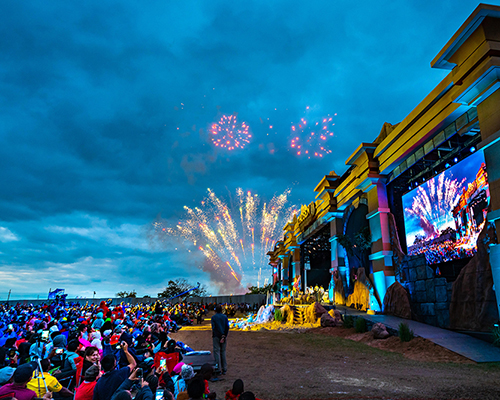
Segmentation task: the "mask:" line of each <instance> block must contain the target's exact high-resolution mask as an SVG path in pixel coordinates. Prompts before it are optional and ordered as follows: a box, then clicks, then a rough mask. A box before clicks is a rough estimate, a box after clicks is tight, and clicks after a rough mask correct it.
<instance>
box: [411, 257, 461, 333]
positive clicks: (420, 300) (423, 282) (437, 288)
mask: <svg viewBox="0 0 500 400" xmlns="http://www.w3.org/2000/svg"><path fill="white" fill-rule="evenodd" d="M401 268H402V277H404V279H405V282H402V284H403V285H404V286H405V287H406V288H407V289H408V291H409V293H410V304H411V311H412V318H413V319H415V320H416V321H419V322H423V323H426V324H429V325H434V326H439V327H441V328H449V326H450V300H451V289H452V283H448V282H446V278H440V277H439V276H436V274H435V270H434V269H433V268H432V267H430V266H428V265H427V263H426V261H425V257H424V256H423V255H419V256H411V257H408V256H405V258H404V260H403V263H402V266H401Z"/></svg>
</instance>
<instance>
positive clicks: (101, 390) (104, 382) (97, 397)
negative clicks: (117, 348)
mask: <svg viewBox="0 0 500 400" xmlns="http://www.w3.org/2000/svg"><path fill="white" fill-rule="evenodd" d="M121 348H122V350H123V353H124V354H125V357H126V358H127V361H128V363H129V364H128V365H127V366H125V367H123V368H120V369H116V357H115V355H114V354H107V355H105V356H104V358H103V359H102V362H101V366H102V370H103V372H104V375H103V376H101V379H99V380H98V381H97V384H96V386H95V389H94V396H93V399H94V400H111V397H112V396H113V394H114V393H115V391H116V389H118V387H119V386H120V385H121V384H122V383H123V381H124V380H125V379H127V378H128V377H129V375H130V373H131V371H132V370H133V369H134V368H135V367H136V365H137V364H136V362H135V359H134V357H132V355H131V354H130V353H129V351H128V345H127V343H125V342H122V343H121Z"/></svg>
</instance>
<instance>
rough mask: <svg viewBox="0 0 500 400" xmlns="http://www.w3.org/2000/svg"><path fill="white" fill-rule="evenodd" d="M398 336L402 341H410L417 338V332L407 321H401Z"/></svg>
mask: <svg viewBox="0 0 500 400" xmlns="http://www.w3.org/2000/svg"><path fill="white" fill-rule="evenodd" d="M398 336H399V339H400V340H401V341H402V342H409V341H410V340H412V339H413V338H415V334H414V333H413V331H412V330H411V329H410V327H409V326H408V324H407V323H406V322H401V323H400V324H399V327H398Z"/></svg>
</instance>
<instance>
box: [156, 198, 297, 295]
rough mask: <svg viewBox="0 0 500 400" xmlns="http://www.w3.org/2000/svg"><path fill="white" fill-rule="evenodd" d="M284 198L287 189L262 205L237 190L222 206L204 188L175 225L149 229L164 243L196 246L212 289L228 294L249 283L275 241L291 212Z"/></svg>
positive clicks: (222, 202)
mask: <svg viewBox="0 0 500 400" xmlns="http://www.w3.org/2000/svg"><path fill="white" fill-rule="evenodd" d="M289 194H290V190H287V191H285V192H284V193H283V194H281V195H276V196H274V197H273V198H272V199H271V201H270V202H269V203H265V202H261V200H260V197H259V196H258V195H256V194H253V193H251V192H244V191H243V190H242V189H237V190H236V196H235V199H234V201H233V202H232V204H231V206H228V205H227V203H226V202H225V201H224V200H223V199H220V198H219V197H217V196H216V195H215V193H214V192H212V191H211V190H210V189H208V196H207V198H206V199H205V200H204V201H203V202H202V205H201V207H195V208H190V207H187V206H185V207H184V209H185V211H186V217H185V218H184V219H183V220H182V221H180V222H179V223H178V224H177V225H176V226H175V227H167V226H165V224H164V222H162V221H156V222H155V223H154V224H153V227H154V230H155V233H156V234H157V236H158V237H159V238H160V239H161V240H162V241H163V242H164V243H166V244H167V243H171V242H172V238H179V237H181V238H182V239H181V240H183V241H184V242H185V244H186V245H187V246H188V248H191V246H192V247H194V248H197V249H198V250H199V251H200V252H201V253H202V254H203V255H204V257H205V260H206V263H205V265H204V267H205V269H206V270H207V272H209V273H210V276H211V279H212V281H214V283H215V284H216V285H218V286H219V287H222V288H223V289H224V290H228V288H230V289H231V291H232V293H237V292H238V291H239V292H243V291H244V286H243V285H244V284H247V283H252V282H251V281H250V280H251V279H253V278H254V277H253V276H252V275H253V274H254V273H255V271H256V269H258V268H261V267H262V266H264V265H267V259H266V254H267V252H268V251H270V250H272V249H273V247H274V244H275V243H276V241H277V240H278V239H280V238H281V236H282V230H281V228H282V227H283V225H284V224H285V222H286V221H288V220H290V219H291V218H292V217H293V214H294V212H295V208H294V207H290V206H288V204H287V201H288V195H289ZM246 278H247V280H248V281H246Z"/></svg>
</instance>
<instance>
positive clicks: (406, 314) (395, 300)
mask: <svg viewBox="0 0 500 400" xmlns="http://www.w3.org/2000/svg"><path fill="white" fill-rule="evenodd" d="M384 313H385V314H390V315H394V316H396V317H400V318H406V319H411V306H410V297H409V296H408V292H407V291H406V289H405V288H404V287H403V286H402V285H401V284H400V283H399V282H397V281H396V282H394V283H393V284H392V285H391V286H389V288H388V289H387V292H386V293H385V297H384Z"/></svg>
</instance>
